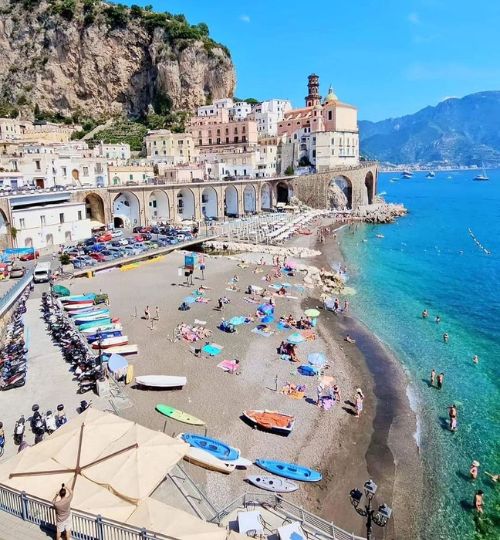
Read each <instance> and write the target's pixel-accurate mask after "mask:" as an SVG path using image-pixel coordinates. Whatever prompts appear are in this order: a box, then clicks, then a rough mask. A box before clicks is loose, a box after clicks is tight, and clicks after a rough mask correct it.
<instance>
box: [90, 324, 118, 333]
mask: <svg viewBox="0 0 500 540" xmlns="http://www.w3.org/2000/svg"><path fill="white" fill-rule="evenodd" d="M97 330H100V331H101V332H107V331H108V330H123V327H122V325H121V324H120V323H112V324H103V325H102V326H99V327H98V328H87V329H86V330H80V332H81V333H82V334H96V333H97Z"/></svg>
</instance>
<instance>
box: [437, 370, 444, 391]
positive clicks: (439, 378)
mask: <svg viewBox="0 0 500 540" xmlns="http://www.w3.org/2000/svg"><path fill="white" fill-rule="evenodd" d="M443 382H444V373H440V374H439V375H438V376H437V383H438V384H437V386H438V388H439V390H441V388H443Z"/></svg>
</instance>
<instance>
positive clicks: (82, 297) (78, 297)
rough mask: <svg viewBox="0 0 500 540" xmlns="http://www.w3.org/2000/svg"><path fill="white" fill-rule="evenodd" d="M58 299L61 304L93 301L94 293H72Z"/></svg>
mask: <svg viewBox="0 0 500 540" xmlns="http://www.w3.org/2000/svg"><path fill="white" fill-rule="evenodd" d="M59 300H60V301H61V302H62V303H63V304H80V303H82V302H88V301H91V302H94V300H95V294H94V293H88V294H74V295H72V296H63V297H62V298H59Z"/></svg>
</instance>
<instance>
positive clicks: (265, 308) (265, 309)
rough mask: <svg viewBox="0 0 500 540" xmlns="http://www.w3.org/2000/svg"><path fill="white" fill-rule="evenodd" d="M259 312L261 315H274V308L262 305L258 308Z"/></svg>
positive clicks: (269, 305)
mask: <svg viewBox="0 0 500 540" xmlns="http://www.w3.org/2000/svg"><path fill="white" fill-rule="evenodd" d="M258 310H259V311H260V312H261V313H265V314H266V315H268V314H269V313H274V306H273V305H271V304H261V305H260V306H259V307H258Z"/></svg>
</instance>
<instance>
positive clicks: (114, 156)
mask: <svg viewBox="0 0 500 540" xmlns="http://www.w3.org/2000/svg"><path fill="white" fill-rule="evenodd" d="M92 154H93V155H94V156H95V157H99V158H105V159H106V160H107V162H108V164H109V165H125V164H126V163H127V162H128V160H129V159H130V144H126V143H120V144H105V143H103V142H102V141H101V142H100V143H99V144H98V145H97V146H95V147H94V150H93V152H92Z"/></svg>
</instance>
